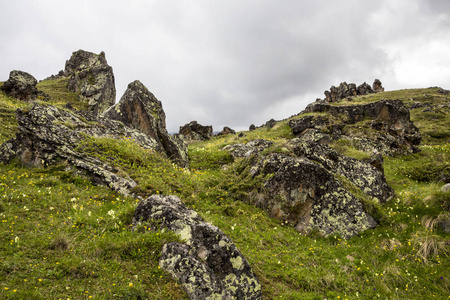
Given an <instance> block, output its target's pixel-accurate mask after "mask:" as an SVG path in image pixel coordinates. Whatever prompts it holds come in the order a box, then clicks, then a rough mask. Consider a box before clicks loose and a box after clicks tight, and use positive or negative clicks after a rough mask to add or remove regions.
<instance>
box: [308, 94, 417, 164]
mask: <svg viewBox="0 0 450 300" xmlns="http://www.w3.org/2000/svg"><path fill="white" fill-rule="evenodd" d="M304 112H306V113H312V112H315V113H321V112H328V113H330V114H331V115H332V116H335V117H336V118H339V119H341V122H342V123H343V124H344V125H353V124H354V125H355V126H357V124H359V122H363V121H365V120H367V119H368V118H370V119H372V121H371V124H370V127H371V129H373V132H372V134H371V135H365V136H362V137H361V136H354V135H353V133H352V132H351V130H350V129H351V126H347V132H342V135H340V134H339V135H336V134H335V136H334V137H333V138H334V139H337V138H341V137H345V136H346V135H347V134H349V136H348V138H349V139H351V140H352V142H353V144H354V145H355V146H357V148H360V149H361V150H364V151H368V152H372V151H374V150H377V151H378V152H381V153H382V154H384V155H392V154H404V153H412V152H417V151H418V148H417V145H419V144H420V141H421V139H422V137H421V135H420V133H419V130H418V129H417V127H416V126H414V124H413V123H412V122H411V120H410V114H409V110H408V109H407V108H406V107H405V106H404V105H403V102H402V101H401V100H381V101H377V102H373V103H368V104H361V105H349V106H333V105H330V104H328V103H325V102H324V101H318V102H314V103H312V104H309V105H308V106H307V107H306V109H305V111H304ZM319 125H320V124H319ZM316 128H318V129H321V127H320V126H317V127H316ZM359 131H360V130H359ZM334 133H336V132H334Z"/></svg>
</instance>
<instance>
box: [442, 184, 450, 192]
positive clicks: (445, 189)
mask: <svg viewBox="0 0 450 300" xmlns="http://www.w3.org/2000/svg"><path fill="white" fill-rule="evenodd" d="M441 191H443V192H450V183H447V184H446V185H444V186H443V187H442V188H441Z"/></svg>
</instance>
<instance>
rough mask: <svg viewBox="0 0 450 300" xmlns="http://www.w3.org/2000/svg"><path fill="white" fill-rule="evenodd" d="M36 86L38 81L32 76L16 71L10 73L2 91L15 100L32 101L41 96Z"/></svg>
mask: <svg viewBox="0 0 450 300" xmlns="http://www.w3.org/2000/svg"><path fill="white" fill-rule="evenodd" d="M36 84H37V80H36V78H34V77H33V76H32V75H30V74H28V73H27V72H23V71H17V70H14V71H11V73H9V78H8V80H7V81H6V82H5V83H4V84H3V86H2V87H1V89H2V91H4V92H5V93H6V94H8V95H9V96H11V97H13V98H16V99H19V100H23V101H31V100H35V99H37V97H38V95H39V92H38V90H37V88H36Z"/></svg>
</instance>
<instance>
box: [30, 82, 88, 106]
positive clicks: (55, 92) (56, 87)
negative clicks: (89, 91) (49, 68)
mask: <svg viewBox="0 0 450 300" xmlns="http://www.w3.org/2000/svg"><path fill="white" fill-rule="evenodd" d="M68 81H69V80H68V79H67V78H60V79H46V80H42V81H40V82H39V83H38V84H37V85H36V87H37V88H38V90H40V91H42V92H44V93H45V94H47V95H49V96H50V100H49V101H48V102H49V103H50V104H52V105H54V106H56V107H59V108H62V107H64V106H65V105H70V106H72V107H74V108H76V109H87V107H88V106H89V104H88V103H87V102H82V101H80V100H79V93H74V92H70V91H69V90H68V89H67V84H68ZM41 100H43V99H41Z"/></svg>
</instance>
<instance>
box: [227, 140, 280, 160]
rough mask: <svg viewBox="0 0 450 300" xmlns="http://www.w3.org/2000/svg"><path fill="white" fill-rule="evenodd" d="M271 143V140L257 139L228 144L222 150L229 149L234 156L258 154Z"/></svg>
mask: <svg viewBox="0 0 450 300" xmlns="http://www.w3.org/2000/svg"><path fill="white" fill-rule="evenodd" d="M272 144H273V142H271V141H267V140H263V139H257V140H252V141H250V142H248V143H246V144H233V145H228V146H225V147H224V148H223V150H226V151H229V152H230V153H231V155H233V156H234V157H250V156H252V155H258V154H260V153H261V152H262V151H264V149H267V148H269V147H270V146H272Z"/></svg>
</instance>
